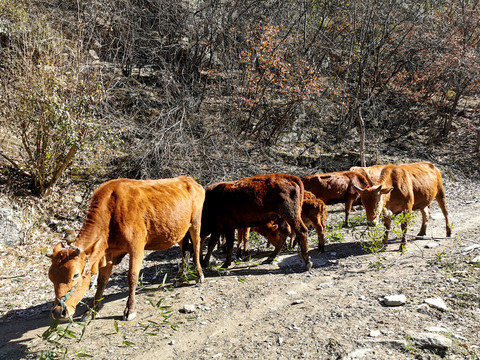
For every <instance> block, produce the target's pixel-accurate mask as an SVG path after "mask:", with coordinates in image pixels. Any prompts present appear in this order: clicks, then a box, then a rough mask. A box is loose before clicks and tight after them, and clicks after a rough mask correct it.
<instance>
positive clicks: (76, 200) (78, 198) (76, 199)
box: [73, 195, 83, 204]
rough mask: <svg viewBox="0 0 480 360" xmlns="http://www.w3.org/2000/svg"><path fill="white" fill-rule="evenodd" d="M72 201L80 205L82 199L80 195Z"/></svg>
mask: <svg viewBox="0 0 480 360" xmlns="http://www.w3.org/2000/svg"><path fill="white" fill-rule="evenodd" d="M73 200H75V202H76V203H78V204H80V203H81V202H82V201H83V198H82V197H81V196H80V195H75V197H74V198H73Z"/></svg>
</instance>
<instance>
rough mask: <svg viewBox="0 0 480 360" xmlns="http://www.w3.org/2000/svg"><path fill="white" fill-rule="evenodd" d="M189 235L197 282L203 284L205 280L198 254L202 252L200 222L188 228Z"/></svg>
mask: <svg viewBox="0 0 480 360" xmlns="http://www.w3.org/2000/svg"><path fill="white" fill-rule="evenodd" d="M189 233H190V237H191V238H192V245H193V261H194V262H195V267H196V268H197V275H198V280H197V282H200V283H203V282H204V280H205V276H204V275H203V270H202V264H201V263H200V254H201V251H202V249H201V246H202V242H201V239H200V221H198V222H197V223H195V224H193V225H192V226H191V227H190V229H189Z"/></svg>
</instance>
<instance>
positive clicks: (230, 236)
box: [222, 229, 235, 269]
mask: <svg viewBox="0 0 480 360" xmlns="http://www.w3.org/2000/svg"><path fill="white" fill-rule="evenodd" d="M225 238H226V240H227V258H226V259H225V262H224V263H223V265H222V268H224V269H227V268H228V267H229V266H230V265H232V255H233V245H234V243H235V229H232V230H228V231H227V232H226V233H225Z"/></svg>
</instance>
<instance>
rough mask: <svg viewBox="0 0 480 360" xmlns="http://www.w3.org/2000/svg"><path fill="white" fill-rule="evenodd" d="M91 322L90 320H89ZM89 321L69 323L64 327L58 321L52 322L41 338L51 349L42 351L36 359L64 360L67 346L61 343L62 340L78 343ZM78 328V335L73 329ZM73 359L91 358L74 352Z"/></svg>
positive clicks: (79, 352)
mask: <svg viewBox="0 0 480 360" xmlns="http://www.w3.org/2000/svg"><path fill="white" fill-rule="evenodd" d="M90 321H91V320H90ZM90 321H88V322H87V323H81V322H75V321H70V322H68V323H67V324H65V325H60V323H59V321H58V320H52V321H51V322H50V326H49V327H48V328H47V330H45V331H44V332H43V334H42V335H41V338H42V340H43V341H45V342H46V343H47V345H49V347H53V349H52V348H49V349H46V350H44V351H42V352H41V353H40V354H39V356H38V359H42V360H47V359H48V360H50V359H66V357H67V354H68V346H67V345H66V344H65V343H63V342H62V340H64V339H75V340H76V341H77V342H80V341H81V340H82V338H83V336H84V334H85V331H86V328H87V326H88V325H89V324H90ZM75 326H80V327H81V328H82V331H81V332H80V334H78V333H77V332H76V331H75V330H73V327H75ZM74 357H92V356H91V355H89V354H86V353H83V352H81V351H76V352H75V353H74Z"/></svg>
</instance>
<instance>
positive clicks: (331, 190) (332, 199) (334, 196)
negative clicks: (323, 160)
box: [302, 171, 371, 226]
mask: <svg viewBox="0 0 480 360" xmlns="http://www.w3.org/2000/svg"><path fill="white" fill-rule="evenodd" d="M302 182H303V184H304V186H305V190H307V191H310V192H312V193H313V194H314V195H315V196H316V197H317V198H319V199H321V200H323V201H324V202H325V204H327V205H332V204H338V203H345V226H348V216H349V214H350V211H351V210H352V205H353V203H354V202H355V201H357V200H358V199H359V198H360V195H359V194H358V192H357V191H356V190H355V188H354V186H357V187H361V188H364V187H368V186H370V185H371V184H370V183H369V182H368V180H367V179H366V178H365V177H364V176H363V175H361V174H358V173H356V172H353V171H340V172H332V173H326V174H314V175H308V176H305V177H303V178H302Z"/></svg>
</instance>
